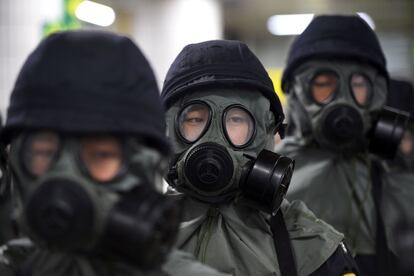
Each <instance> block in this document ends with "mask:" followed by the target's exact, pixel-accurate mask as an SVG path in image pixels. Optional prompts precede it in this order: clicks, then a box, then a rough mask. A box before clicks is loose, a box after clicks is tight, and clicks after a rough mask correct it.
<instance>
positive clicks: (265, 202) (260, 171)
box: [240, 150, 295, 215]
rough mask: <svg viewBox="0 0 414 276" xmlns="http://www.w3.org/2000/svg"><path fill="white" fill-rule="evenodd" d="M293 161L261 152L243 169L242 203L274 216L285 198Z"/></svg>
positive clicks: (241, 184)
mask: <svg viewBox="0 0 414 276" xmlns="http://www.w3.org/2000/svg"><path fill="white" fill-rule="evenodd" d="M294 167H295V161H294V160H292V159H290V158H288V157H285V156H280V155H278V154H276V153H274V152H271V151H268V150H263V151H261V152H260V153H259V155H258V157H257V159H256V160H252V161H250V162H249V163H247V165H246V166H245V167H244V168H243V169H244V173H243V175H242V178H241V181H240V189H241V193H242V201H243V202H245V203H247V204H248V205H251V206H253V207H255V208H257V209H259V210H261V211H263V212H266V213H269V214H272V215H274V214H276V213H277V211H278V210H279V207H280V205H281V203H282V201H283V199H284V198H285V195H286V192H287V190H288V188H289V184H290V180H291V178H292V174H293V170H294Z"/></svg>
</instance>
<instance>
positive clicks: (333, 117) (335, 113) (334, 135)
mask: <svg viewBox="0 0 414 276" xmlns="http://www.w3.org/2000/svg"><path fill="white" fill-rule="evenodd" d="M363 130H364V128H363V122H362V119H361V116H360V115H359V114H358V112H357V111H356V110H355V109H353V108H352V107H348V106H336V107H334V108H332V109H331V110H329V111H328V112H327V114H326V117H325V123H324V125H323V129H322V131H323V133H324V135H325V137H326V138H327V139H328V140H330V141H332V142H334V143H341V144H346V143H350V142H352V141H353V140H354V139H356V138H357V137H358V136H360V135H361V134H362V132H363Z"/></svg>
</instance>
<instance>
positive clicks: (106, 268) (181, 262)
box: [0, 239, 228, 276]
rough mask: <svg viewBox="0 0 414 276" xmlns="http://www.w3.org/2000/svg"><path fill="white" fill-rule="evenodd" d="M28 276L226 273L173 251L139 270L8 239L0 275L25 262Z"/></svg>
mask: <svg viewBox="0 0 414 276" xmlns="http://www.w3.org/2000/svg"><path fill="white" fill-rule="evenodd" d="M28 262H29V263H30V266H29V267H30V269H29V270H30V273H31V276H95V275H96V276H118V275H125V276H141V275H146V276H167V275H171V276H180V275H183V276H185V275H202V276H228V275H227V274H224V273H219V272H217V271H216V270H215V269H213V268H210V267H207V266H206V265H203V264H201V263H200V262H197V261H196V260H194V257H192V256H191V255H190V254H188V253H184V252H181V251H178V250H173V251H172V253H171V254H170V255H169V256H168V259H167V261H166V263H165V264H164V265H163V267H162V268H160V269H158V270H156V271H142V270H139V269H137V268H134V267H132V266H130V265H126V264H124V263H120V262H114V261H111V260H104V259H98V258H93V257H87V256H85V255H76V254H73V253H66V252H59V251H55V252H53V251H47V250H41V249H38V248H36V247H35V246H34V245H33V244H32V242H31V241H30V240H29V239H19V240H12V241H10V242H8V243H7V244H5V245H3V246H1V247H0V275H1V276H20V275H22V274H21V273H22V270H24V268H23V267H24V266H26V265H27V263H28Z"/></svg>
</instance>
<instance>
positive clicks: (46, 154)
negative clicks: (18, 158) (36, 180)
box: [22, 131, 59, 177]
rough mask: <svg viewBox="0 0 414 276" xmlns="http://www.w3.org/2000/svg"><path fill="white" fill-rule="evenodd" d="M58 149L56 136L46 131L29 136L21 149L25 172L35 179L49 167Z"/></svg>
mask: <svg viewBox="0 0 414 276" xmlns="http://www.w3.org/2000/svg"><path fill="white" fill-rule="evenodd" d="M58 149H59V137H58V136H57V134H55V133H53V132H47V131H39V132H35V133H33V134H30V135H29V136H28V137H27V138H26V140H25V143H24V146H23V148H22V150H23V162H24V166H25V168H26V170H27V171H28V172H30V173H31V174H32V175H34V176H36V177H37V176H41V175H42V174H44V173H45V172H46V171H47V170H48V169H49V168H50V167H51V164H52V161H53V160H54V158H55V156H56V154H57V152H58Z"/></svg>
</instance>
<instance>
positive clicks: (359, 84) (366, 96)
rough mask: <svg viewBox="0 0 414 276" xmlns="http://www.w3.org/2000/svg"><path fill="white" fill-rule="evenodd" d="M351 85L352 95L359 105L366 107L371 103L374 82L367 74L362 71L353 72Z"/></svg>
mask: <svg viewBox="0 0 414 276" xmlns="http://www.w3.org/2000/svg"><path fill="white" fill-rule="evenodd" d="M350 87H351V92H352V96H353V98H354V100H355V102H356V103H357V104H358V105H359V106H361V107H365V106H367V105H368V104H369V103H370V100H371V97H372V84H371V82H370V81H369V79H368V78H367V77H366V76H365V75H363V74H361V73H355V74H352V76H351V79H350Z"/></svg>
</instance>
